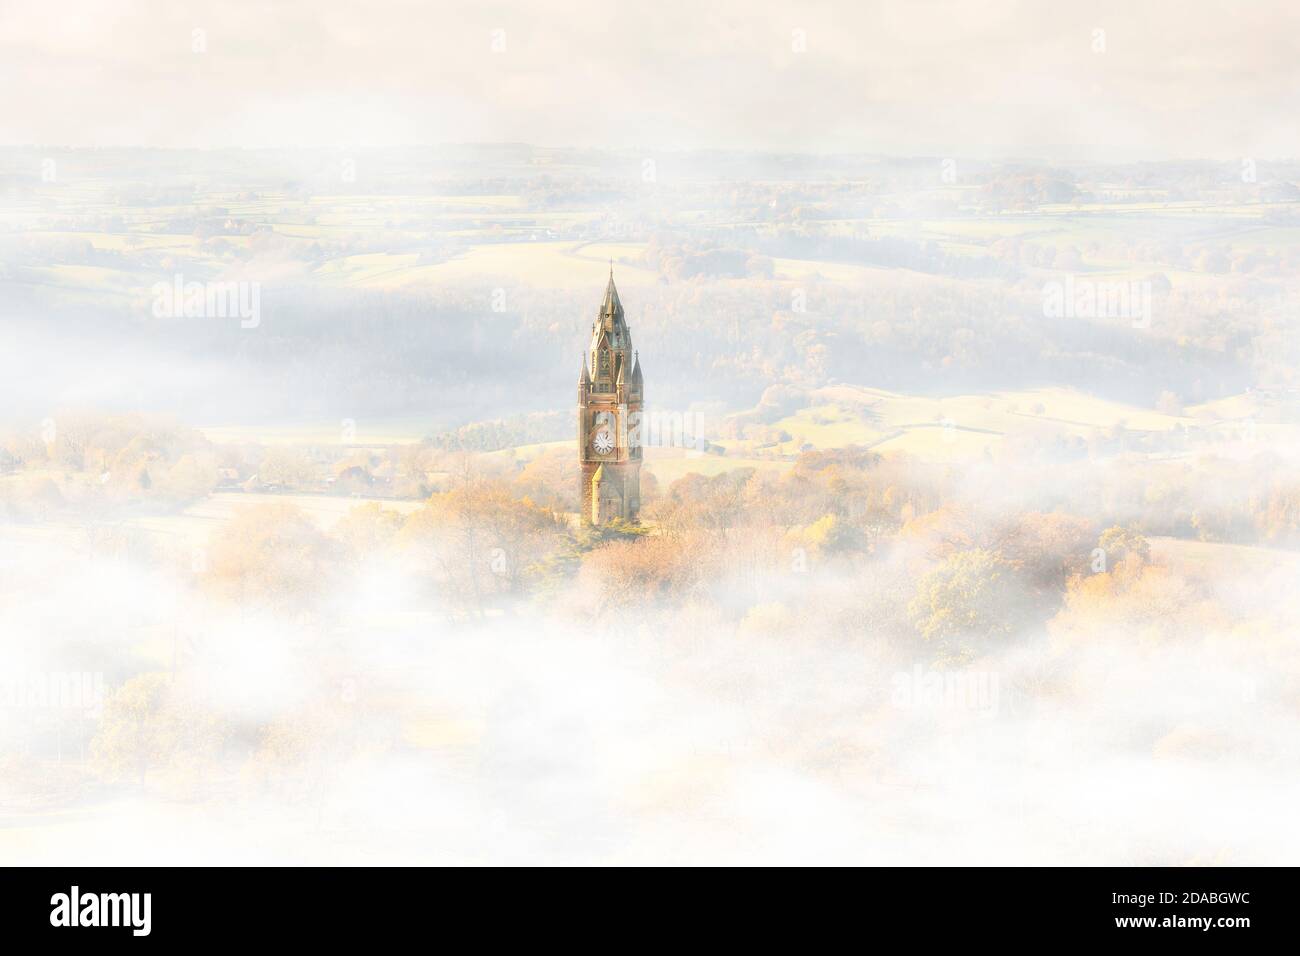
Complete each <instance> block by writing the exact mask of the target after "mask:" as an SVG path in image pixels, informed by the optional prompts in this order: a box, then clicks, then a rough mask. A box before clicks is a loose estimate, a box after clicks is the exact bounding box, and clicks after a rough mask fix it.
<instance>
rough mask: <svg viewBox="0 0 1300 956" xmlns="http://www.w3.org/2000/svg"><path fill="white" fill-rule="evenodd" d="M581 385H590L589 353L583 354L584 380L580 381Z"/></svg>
mask: <svg viewBox="0 0 1300 956" xmlns="http://www.w3.org/2000/svg"><path fill="white" fill-rule="evenodd" d="M578 384H579V385H590V384H591V374H590V373H589V372H588V371H587V353H586V352H583V353H582V378H580V379H578Z"/></svg>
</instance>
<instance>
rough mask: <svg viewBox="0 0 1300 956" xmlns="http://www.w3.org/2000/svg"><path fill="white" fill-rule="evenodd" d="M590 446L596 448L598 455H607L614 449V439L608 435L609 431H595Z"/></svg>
mask: <svg viewBox="0 0 1300 956" xmlns="http://www.w3.org/2000/svg"><path fill="white" fill-rule="evenodd" d="M591 447H592V448H594V449H596V453H597V454H600V455H608V454H609V453H610V452H611V451H613V450H614V439H612V438H610V437H609V432H607V431H599V432H596V437H595V438H593V439H592V440H591Z"/></svg>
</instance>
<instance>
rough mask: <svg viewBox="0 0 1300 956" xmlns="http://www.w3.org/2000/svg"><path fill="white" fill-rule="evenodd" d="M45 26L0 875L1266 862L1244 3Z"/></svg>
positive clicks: (1, 734)
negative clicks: (606, 443)
mask: <svg viewBox="0 0 1300 956" xmlns="http://www.w3.org/2000/svg"><path fill="white" fill-rule="evenodd" d="M64 12H65V14H66V15H65V16H63V17H61V18H55V19H53V20H52V19H49V18H47V17H34V16H32V15H30V14H28V13H27V12H23V11H20V10H18V9H17V8H14V9H7V10H5V11H4V12H3V13H0V27H2V28H3V29H0V35H3V36H4V37H5V39H4V41H3V48H4V54H5V55H4V56H2V57H0V64H3V65H0V77H5V78H8V79H10V80H11V81H12V82H11V83H10V86H12V87H14V88H21V89H23V90H24V91H25V95H21V96H18V97H17V98H15V99H14V102H13V103H12V104H11V108H10V110H9V115H8V117H7V118H8V122H7V123H6V126H5V130H4V132H3V134H0V142H2V143H3V145H0V332H2V333H3V334H2V335H0V859H2V860H4V861H5V862H9V863H19V864H21V863H40V864H76V865H92V864H102V865H116V864H143V863H155V864H166V863H179V864H202V863H219V864H225V863H254V864H282V863H304V864H334V863H339V864H362V863H383V864H390V863H410V864H452V863H457V864H494V863H497V864H499V863H508V864H705V863H744V864H770V863H808V864H836V863H874V864H898V865H920V864H943V865H965V864H1013V863H1015V864H1044V865H1065V864H1089V865H1091V864H1120V865H1154V864H1158V865H1180V866H1181V865H1195V866H1216V865H1229V864H1243V865H1250V864H1261V865H1276V864H1287V863H1293V862H1294V861H1295V859H1296V857H1297V849H1300V848H1298V847H1297V837H1296V835H1295V828H1294V827H1292V826H1289V825H1288V823H1287V820H1288V817H1287V816H1286V815H1285V814H1286V810H1287V809H1288V808H1289V807H1290V806H1291V805H1293V804H1294V803H1295V802H1296V800H1297V797H1300V793H1297V790H1298V789H1300V775H1297V772H1296V768H1297V767H1298V766H1300V760H1297V757H1298V756H1300V755H1298V754H1297V752H1296V750H1297V746H1300V744H1298V742H1300V733H1298V731H1300V726H1298V722H1300V695H1298V693H1297V686H1298V685H1297V680H1298V679H1300V655H1298V654H1297V644H1296V637H1295V627H1294V622H1295V620H1296V618H1297V614H1298V613H1300V607H1297V597H1296V595H1297V593H1300V588H1298V587H1297V585H1298V584H1300V581H1298V580H1297V578H1298V576H1300V473H1298V471H1297V462H1298V460H1300V381H1298V380H1297V377H1296V369H1297V368H1300V342H1298V341H1297V336H1296V327H1295V316H1296V314H1297V308H1300V284H1298V283H1297V275H1298V274H1300V252H1298V251H1297V250H1298V249H1300V247H1298V246H1297V244H1296V241H1295V240H1296V231H1297V228H1300V160H1298V159H1296V158H1295V157H1296V154H1297V150H1296V144H1295V142H1294V137H1295V124H1294V123H1293V122H1291V117H1290V112H1289V106H1290V104H1289V103H1288V102H1286V97H1287V96H1288V95H1289V93H1290V91H1291V90H1292V89H1293V88H1294V85H1295V84H1294V79H1295V77H1294V64H1295V63H1296V62H1300V61H1297V58H1296V57H1295V55H1294V54H1295V50H1294V49H1293V47H1294V44H1295V39H1294V37H1295V35H1296V34H1295V31H1288V30H1286V29H1284V26H1285V25H1286V23H1287V20H1288V17H1290V14H1289V13H1287V12H1284V11H1283V10H1281V9H1280V6H1279V5H1276V4H1256V5H1252V6H1251V7H1250V8H1249V9H1247V10H1238V9H1236V8H1233V9H1231V10H1229V9H1227V8H1220V7H1219V6H1217V5H1200V6H1197V7H1196V8H1195V9H1187V8H1185V7H1182V6H1175V5H1171V4H1163V3H1161V4H1153V5H1146V6H1144V7H1143V9H1142V10H1141V11H1133V10H1131V9H1129V8H1128V7H1127V6H1124V5H1119V4H1112V5H1107V4H1102V5H1101V6H1095V5H1094V6H1093V7H1090V8H1089V9H1087V10H1086V11H1085V10H1082V9H1081V8H1079V9H1076V5H1070V4H1062V5H1047V6H1043V5H1028V4H1019V3H995V4H992V5H989V4H983V5H980V6H979V7H975V6H969V5H961V4H950V3H921V4H894V3H883V4H868V5H867V6H863V7H853V8H852V9H849V8H848V7H847V6H846V5H843V4H822V5H813V6H812V7H805V8H801V10H799V11H792V10H785V9H778V8H777V7H771V6H768V7H764V6H763V5H761V4H760V5H759V6H758V7H754V6H753V5H745V6H744V8H743V9H742V8H741V7H739V6H735V7H734V8H733V7H730V6H727V5H725V4H724V5H723V6H722V7H719V8H716V9H714V10H712V12H709V13H707V14H705V13H700V12H699V11H698V10H696V8H694V7H691V8H690V9H689V10H688V9H687V8H686V7H685V6H682V5H674V4H671V3H670V4H668V5H667V6H662V5H661V6H660V7H659V8H656V9H655V10H654V11H649V12H647V11H640V12H636V11H631V10H629V11H619V10H617V9H613V8H607V6H601V5H590V4H585V5H584V4H578V5H576V6H574V5H564V6H563V7H559V6H554V5H552V6H550V7H549V8H548V7H547V6H545V5H544V6H542V7H533V6H530V7H528V8H527V9H524V8H523V7H521V6H519V5H514V6H511V5H506V6H499V7H496V8H494V9H492V10H491V11H486V12H484V11H459V10H458V11H456V12H455V13H449V12H448V11H447V10H445V9H442V8H441V7H439V6H438V5H436V4H435V5H433V6H429V5H408V4H398V5H383V4H381V5H379V6H378V7H375V6H373V5H372V6H369V7H367V8H366V9H365V10H357V9H353V8H352V7H348V6H346V5H338V4H333V3H325V4H312V5H301V4H294V3H272V4H266V5H261V6H259V7H258V8H256V9H252V8H250V9H248V10H238V11H231V10H226V9H225V8H224V7H220V8H219V7H217V6H205V5H203V4H200V5H198V6H197V7H194V6H191V7H189V8H186V9H184V10H181V9H179V8H174V7H171V6H167V7H165V8H164V6H162V5H155V4H152V3H144V2H142V3H136V4H126V5H122V4H118V5H116V7H115V9H114V10H112V11H110V10H108V9H107V8H105V9H102V10H101V9H100V8H99V7H98V6H95V7H94V8H93V9H92V8H91V6H85V7H84V9H82V8H80V7H78V5H77V4H73V5H72V6H71V7H68V8H67V9H66V10H65V11H64ZM796 13H797V14H798V16H797V17H796V15H795V14H796ZM496 31H503V32H501V33H498V32H496ZM1097 31H1101V32H1100V34H1099V33H1098V32H1097ZM15 71H17V72H15ZM20 75H21V77H22V82H21V83H19V82H18V81H17V77H18V76H20ZM610 282H613V283H615V284H616V288H617V293H618V296H619V299H620V301H621V303H622V306H623V307H624V308H625V310H626V323H627V331H628V334H629V335H630V339H631V351H632V353H633V355H629V356H627V360H628V361H629V362H631V361H635V362H637V363H639V367H640V368H642V369H643V370H644V383H645V408H644V418H643V420H642V421H641V422H640V423H639V424H638V428H639V429H640V430H638V431H637V432H636V439H635V441H633V440H632V439H631V438H628V439H627V443H626V444H625V445H624V446H618V447H616V449H615V451H616V456H623V455H624V454H626V455H628V456H629V457H627V458H626V460H625V459H623V458H621V457H616V458H612V459H609V460H611V461H615V462H616V463H620V462H621V463H623V464H626V463H627V462H631V461H633V460H635V461H639V462H640V466H639V467H640V472H639V475H640V478H639V487H638V489H637V494H636V495H635V496H634V498H635V500H636V501H637V502H638V503H639V504H638V507H639V511H637V512H636V513H628V514H625V515H619V516H616V517H615V518H614V519H612V520H600V510H599V509H600V507H602V506H601V503H600V502H599V501H597V503H596V512H595V513H594V515H593V513H592V512H591V507H590V505H589V504H584V494H586V495H591V494H593V493H594V491H593V488H594V487H595V486H593V485H592V484H590V482H591V481H593V480H595V479H594V478H593V477H592V476H590V475H589V476H588V477H587V478H583V477H582V476H583V474H584V473H583V471H582V468H583V466H584V462H585V463H586V465H587V466H588V469H589V471H590V470H592V469H594V468H595V467H596V466H595V462H596V460H597V458H593V457H592V456H593V455H594V456H599V455H601V454H610V452H608V451H605V452H601V451H599V450H598V448H597V446H595V445H594V444H593V445H591V448H590V449H586V448H584V447H583V446H582V445H581V444H580V442H579V440H578V436H579V434H581V432H580V431H579V421H580V419H579V410H578V409H579V406H578V397H577V396H578V391H577V390H578V386H579V381H580V378H579V377H580V375H581V374H582V372H583V370H584V368H586V367H587V363H588V359H589V358H594V354H595V353H594V352H588V345H589V343H590V341H591V337H592V332H593V326H594V323H595V322H596V321H597V318H598V310H599V309H600V308H601V303H602V300H603V297H604V296H605V295H606V289H607V284H608V283H610ZM590 364H591V365H592V367H593V368H594V362H592V363H590ZM630 434H632V432H631V431H629V435H630ZM633 451H635V455H640V456H642V457H635V455H634V454H633ZM599 487H604V486H599ZM620 500H621V501H622V502H623V504H624V505H626V506H627V507H629V508H630V507H631V505H629V504H628V502H630V501H632V500H633V498H632V497H624V498H622V499H620ZM593 517H595V519H596V520H593ZM606 517H608V516H606Z"/></svg>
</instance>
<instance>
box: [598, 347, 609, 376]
mask: <svg viewBox="0 0 1300 956" xmlns="http://www.w3.org/2000/svg"><path fill="white" fill-rule="evenodd" d="M597 367H598V369H599V371H597V372H596V374H597V375H599V376H600V377H601V378H608V377H609V349H601V350H600V363H599V365H598V366H597Z"/></svg>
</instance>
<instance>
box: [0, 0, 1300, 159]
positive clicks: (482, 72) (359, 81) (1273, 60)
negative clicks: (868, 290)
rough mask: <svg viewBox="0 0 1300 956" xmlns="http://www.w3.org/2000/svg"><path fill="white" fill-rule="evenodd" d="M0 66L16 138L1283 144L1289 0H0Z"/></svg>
mask: <svg viewBox="0 0 1300 956" xmlns="http://www.w3.org/2000/svg"><path fill="white" fill-rule="evenodd" d="M195 30H201V31H204V33H203V34H202V35H198V36H196V34H195V33H194V31H195ZM494 30H501V31H504V34H503V35H501V34H496V35H495V36H494V33H493V31H494ZM795 31H803V32H802V33H801V34H800V33H796V32H795ZM1097 31H1104V34H1101V33H1098V32H1097ZM801 38H803V43H804V45H805V46H806V49H805V50H804V51H803V52H799V51H797V50H796V49H795V47H797V46H798V45H799V44H800V41H801ZM494 41H495V43H496V45H497V46H498V47H500V46H502V45H503V46H504V49H502V50H500V52H494V51H493V44H494ZM204 44H206V50H205V51H203V52H194V51H193V49H192V47H193V46H195V45H200V46H202V45H204ZM0 80H2V81H3V89H4V90H5V97H4V99H5V105H4V107H3V111H2V114H3V122H0V140H2V141H3V142H4V143H6V144H11V145H12V144H36V145H74V146H130V145H140V146H201V147H213V146H242V147H258V146H316V145H321V146H351V147H356V146H383V145H399V144H427V143H444V142H489V141H516V142H529V143H535V144H540V145H551V146H565V145H576V146H598V147H612V148H631V149H642V150H669V149H678V148H690V147H721V148H759V149H773V150H781V151H785V150H793V151H804V152H821V151H841V150H863V151H869V152H884V153H916V152H923V153H928V154H936V155H949V154H951V155H961V154H979V155H1026V154H1037V155H1063V154H1067V153H1069V154H1074V155H1087V156H1096V157H1111V158H1129V157H1146V158H1152V159H1157V158H1175V157H1187V158H1191V157H1214V158H1225V159H1226V158H1235V157H1269V158H1283V157H1295V156H1300V145H1298V142H1297V141H1298V140H1300V124H1298V123H1297V122H1296V119H1297V116H1298V115H1300V111H1298V110H1297V107H1298V106H1300V3H1297V2H1295V0H1257V2H1234V3H1228V2H1215V0H1181V2H1180V0H1147V2H1144V0H1123V2H1109V0H1102V2H1060V0H1037V2H1034V0H1024V2H1018V0H972V2H951V0H883V2H876V0H861V2H853V0H836V2H821V3H782V2H772V0H722V2H707V0H653V2H636V3H633V2H628V0H564V2H559V0H530V2H524V0H499V2H488V3H469V2H465V3H449V2H444V0H365V2H359V0H269V2H265V3H256V2H253V3H246V2H242V0H238V2H237V0H224V2H188V3H187V2H184V0H54V2H52V3H43V4H42V3H32V2H30V0H0Z"/></svg>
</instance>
